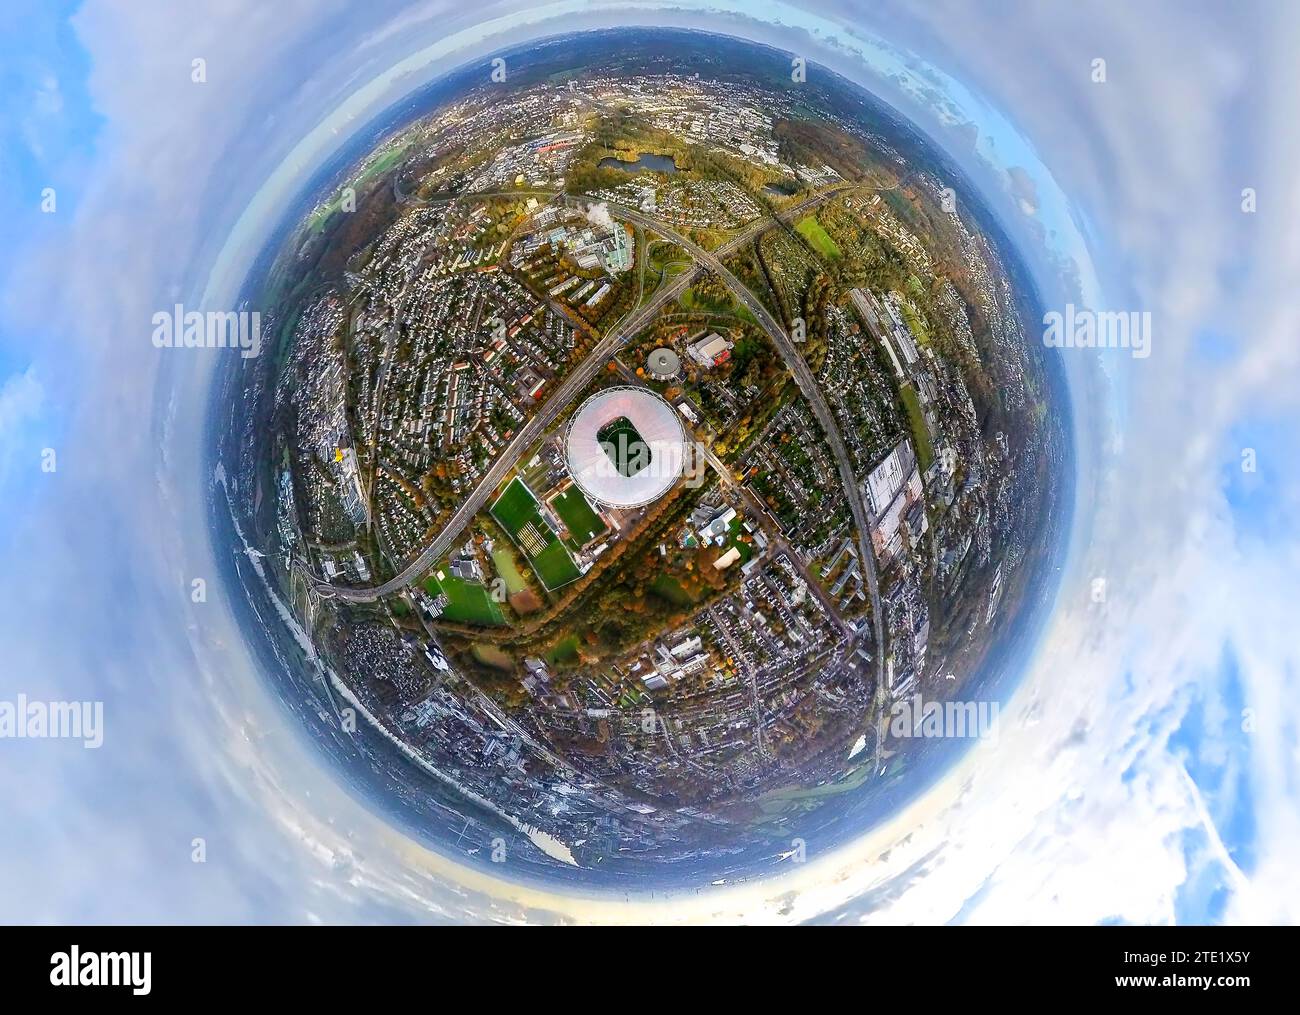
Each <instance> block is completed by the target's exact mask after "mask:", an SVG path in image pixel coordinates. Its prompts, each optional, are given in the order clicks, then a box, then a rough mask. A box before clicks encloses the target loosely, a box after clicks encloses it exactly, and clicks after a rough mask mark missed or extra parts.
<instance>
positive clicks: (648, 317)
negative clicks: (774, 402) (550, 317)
mask: <svg viewBox="0 0 1300 1015" xmlns="http://www.w3.org/2000/svg"><path fill="white" fill-rule="evenodd" d="M847 186H848V185H841V186H837V187H833V188H830V189H829V190H826V191H823V192H821V193H820V194H816V195H814V196H812V197H809V198H807V199H805V200H803V201H801V202H799V204H797V205H794V206H793V207H791V208H788V209H786V210H785V211H783V212H781V214H780V215H779V216H778V217H776V218H760V219H756V220H755V221H754V222H753V223H751V224H750V225H749V226H747V227H746V228H745V229H743V230H741V231H740V232H739V233H737V234H736V235H735V236H733V237H732V238H731V239H730V240H728V241H727V242H726V243H724V244H723V245H722V246H720V247H719V248H718V249H717V251H715V252H712V253H710V252H709V251H706V250H705V249H704V248H703V247H700V246H698V245H697V244H695V243H693V242H692V241H690V240H688V239H687V238H686V237H684V236H682V235H680V234H679V233H677V232H675V231H674V230H672V229H671V228H669V227H668V226H666V225H664V224H662V223H660V222H658V221H657V220H655V219H652V218H649V217H648V216H646V215H643V214H641V213H640V212H639V211H633V210H632V209H630V208H623V207H620V206H618V205H612V204H611V205H608V207H609V209H610V211H611V212H612V213H614V214H617V215H619V216H620V217H622V218H625V219H627V220H628V221H630V222H635V223H637V224H639V225H642V226H643V227H644V228H646V229H649V230H651V231H653V232H655V233H658V234H659V235H660V236H662V237H663V238H664V239H667V240H670V241H671V242H673V243H677V244H678V245H680V246H681V247H682V248H684V249H685V250H687V251H689V252H690V253H691V255H692V256H693V257H694V258H695V266H694V267H693V268H691V269H690V270H689V271H686V272H683V273H682V274H681V275H679V276H678V277H677V278H676V279H674V280H673V281H672V282H671V283H670V284H669V285H667V286H666V287H664V288H662V289H660V290H658V291H657V292H656V293H655V294H654V296H653V297H651V299H650V302H649V303H646V304H645V305H644V306H641V307H639V308H637V309H636V310H634V311H633V312H632V313H631V314H629V315H628V316H627V317H625V318H624V319H623V321H621V322H620V323H619V324H618V325H617V326H616V327H614V328H613V329H611V330H610V331H609V333H608V334H606V335H605V336H604V337H603V338H602V339H601V340H600V341H599V342H597V343H596V345H595V346H594V347H593V348H592V350H591V352H590V353H588V354H587V356H586V358H584V359H583V361H582V362H581V363H579V364H578V365H577V366H576V367H575V368H574V369H573V370H571V371H570V372H569V373H568V374H566V375H565V377H564V378H563V379H562V380H561V381H560V382H559V384H558V385H557V386H556V387H555V389H554V390H553V391H552V392H551V396H550V397H549V398H548V399H547V400H546V401H545V403H543V405H542V407H541V408H540V409H539V410H538V411H537V412H536V414H534V415H533V417H532V418H531V419H530V420H529V421H528V422H527V423H525V424H524V426H523V427H522V428H521V429H520V431H519V433H517V434H515V436H514V438H513V439H512V440H511V441H510V443H509V444H507V445H506V446H505V448H504V449H503V450H502V452H501V454H500V455H499V456H498V457H497V460H496V461H495V462H494V463H493V464H492V465H491V466H490V467H489V468H488V470H487V472H485V473H484V474H483V477H482V478H481V479H480V480H479V482H478V485H476V486H475V487H474V490H473V492H472V493H471V494H470V495H469V497H468V498H467V499H466V500H465V501H464V502H463V503H462V504H461V505H460V507H459V508H457V509H456V511H455V512H454V513H453V514H452V516H451V518H450V519H449V520H448V522H447V524H446V525H445V526H444V527H443V529H442V531H441V532H440V533H439V534H438V535H437V536H435V537H434V539H433V541H432V542H430V543H429V545H428V546H426V547H425V548H424V550H423V551H421V553H420V554H419V555H418V556H417V557H415V558H414V559H412V560H411V561H410V562H409V563H408V564H407V565H406V566H405V567H404V568H403V569H402V570H401V571H400V572H399V573H398V574H396V575H395V576H394V577H392V578H390V579H389V580H388V581H386V582H384V583H383V584H381V585H375V586H371V587H369V588H348V587H344V586H336V585H331V584H329V583H328V582H326V581H324V580H323V579H320V578H317V577H313V579H312V581H313V584H314V586H315V588H316V591H317V592H319V593H320V594H321V595H323V596H328V597H333V598H336V599H341V600H344V601H346V602H353V603H365V602H372V601H374V600H376V599H380V598H382V597H383V596H387V595H391V594H393V593H395V592H400V591H401V590H402V589H404V588H406V587H407V586H409V585H411V584H413V583H414V582H415V581H416V580H418V579H419V578H420V577H421V576H423V575H424V574H426V573H427V572H428V571H429V570H430V568H432V567H433V565H434V564H435V563H437V561H438V560H439V559H441V558H442V556H443V554H445V553H446V552H447V551H448V550H449V549H450V548H451V545H452V542H453V541H454V540H455V538H456V537H457V536H459V535H460V533H461V532H462V531H464V530H465V529H466V528H467V527H468V526H469V524H470V522H471V521H472V520H473V518H474V516H475V515H476V514H478V513H479V511H481V510H483V508H484V507H485V506H486V505H487V502H488V501H489V500H490V499H491V497H492V495H493V493H495V492H496V489H497V487H498V486H500V485H501V482H502V481H503V480H504V479H505V478H506V476H507V474H508V473H509V472H510V470H511V469H512V468H514V464H515V462H516V461H517V460H518V458H519V456H520V455H522V454H523V452H524V451H526V450H527V449H528V447H529V446H530V445H531V444H532V443H533V442H534V441H535V440H537V438H538V437H540V436H541V435H542V433H544V432H545V430H546V428H547V427H548V426H550V424H551V423H552V422H553V421H554V420H555V418H556V417H557V416H559V415H560V413H561V412H563V411H564V409H565V408H566V407H567V406H568V405H569V404H570V403H571V402H572V401H573V399H574V398H575V397H576V396H577V395H578V393H579V392H581V391H582V389H583V388H584V387H586V386H587V385H588V384H589V383H590V382H591V380H592V379H593V378H594V377H595V376H596V374H597V373H598V372H599V371H600V369H601V368H602V367H603V366H604V365H605V364H606V363H607V362H608V361H609V360H610V358H611V357H612V356H613V355H614V354H615V353H617V352H618V350H619V349H620V348H621V347H622V346H623V345H624V344H625V343H626V342H627V341H629V340H630V339H631V338H633V337H634V336H635V335H637V334H638V333H639V332H640V331H641V330H642V329H643V328H645V327H646V326H647V325H648V324H650V323H651V322H652V321H653V320H654V319H655V317H656V316H657V315H658V314H659V312H660V311H661V310H662V309H663V308H664V307H665V306H667V305H668V304H669V303H671V302H673V301H674V300H676V299H677V298H678V297H679V296H681V294H682V293H684V292H685V291H686V289H687V288H688V287H689V286H690V285H691V284H692V283H694V282H695V280H696V279H697V278H699V276H700V275H701V274H703V273H704V271H705V270H706V269H707V270H711V271H713V272H714V273H716V274H717V275H718V276H719V277H720V278H721V279H722V280H723V281H724V282H725V283H726V284H727V286H728V287H729V288H731V289H732V291H733V292H734V293H735V294H736V296H737V297H738V298H739V299H740V300H741V301H742V302H743V303H744V304H745V306H747V307H749V309H750V310H751V311H752V312H753V313H754V315H755V317H756V318H757V319H758V321H759V323H760V325H761V326H762V327H763V329H764V330H765V331H766V332H767V333H768V335H769V336H770V337H771V338H772V341H773V343H774V344H775V345H776V347H777V349H778V350H779V351H780V352H781V355H782V357H784V358H785V360H786V364H787V366H788V367H789V368H790V370H791V372H792V373H793V374H794V376H795V379H796V381H797V382H798V384H799V387H800V390H802V391H803V392H804V395H805V397H807V398H808V399H809V401H810V403H811V404H812V405H813V408H814V411H815V412H816V414H817V417H818V419H819V420H821V422H822V427H823V429H824V430H825V431H826V433H827V435H828V439H829V440H830V443H831V448H832V451H833V452H834V454H835V456H836V459H837V461H839V462H840V474H841V479H842V480H843V482H844V485H845V491H846V496H848V498H849V503H850V507H851V509H852V510H853V515H854V520H855V521H856V522H857V524H858V533H859V535H858V541H859V550H860V552H861V553H862V554H863V557H862V559H863V561H864V568H865V570H866V572H867V575H868V584H869V586H870V589H871V596H872V611H873V616H874V617H875V621H876V628H877V634H876V646H877V652H876V655H877V658H878V666H879V667H883V662H882V661H879V660H880V659H881V656H882V653H881V651H880V646H882V645H883V644H884V641H883V629H882V624H881V620H880V616H881V614H880V606H879V591H878V585H877V580H876V569H875V557H874V556H873V555H871V554H870V553H868V552H866V550H867V545H866V543H865V534H866V532H867V531H869V530H868V528H867V526H866V509H865V507H864V505H863V504H862V502H861V490H860V489H859V488H858V485H857V482H856V480H855V479H854V477H853V471H852V468H851V466H849V464H848V456H847V453H846V452H845V450H844V445H843V442H842V441H841V440H840V437H839V430H838V428H837V427H836V426H835V421H834V419H833V418H832V417H831V415H830V410H829V408H828V407H827V406H826V403H825V400H824V399H823V398H822V397H821V393H820V391H819V390H818V388H817V385H816V382H815V380H814V378H813V376H812V371H811V370H810V369H809V368H808V365H807V364H806V363H805V362H804V360H803V357H802V356H801V355H800V354H799V352H798V350H796V349H795V348H794V346H793V345H792V344H791V343H790V340H789V338H788V337H787V336H786V334H785V332H784V331H783V330H782V329H781V328H780V327H779V326H778V325H777V323H776V321H775V320H774V319H773V318H772V316H771V314H770V313H768V311H767V309H766V308H765V307H764V306H763V305H762V304H761V303H759V301H758V300H757V299H756V298H755V297H754V296H753V294H752V293H750V292H749V290H748V289H746V288H745V287H744V286H743V285H742V284H741V283H740V281H739V280H738V279H736V277H735V276H734V275H732V274H731V272H730V271H728V270H727V269H726V268H725V267H724V266H723V264H722V261H721V258H723V257H726V256H728V255H729V254H731V253H733V252H734V251H736V250H739V249H740V248H741V247H743V246H744V245H745V244H746V243H749V242H750V241H751V240H753V239H754V238H755V237H757V236H759V235H761V234H762V233H764V232H766V231H767V230H768V229H771V228H772V227H773V226H775V225H776V224H777V223H778V221H787V220H789V219H791V218H793V217H795V216H797V215H799V214H801V213H802V212H804V211H806V210H807V209H809V208H812V207H815V206H816V205H818V204H820V203H821V202H823V201H825V200H826V199H827V198H829V197H831V196H833V195H834V194H836V193H838V192H840V191H842V190H844V189H846V188H847ZM564 200H565V202H566V203H567V204H569V205H571V206H574V207H578V208H588V207H590V206H592V205H595V204H600V203H606V202H596V201H589V200H586V199H583V198H576V197H566V198H564Z"/></svg>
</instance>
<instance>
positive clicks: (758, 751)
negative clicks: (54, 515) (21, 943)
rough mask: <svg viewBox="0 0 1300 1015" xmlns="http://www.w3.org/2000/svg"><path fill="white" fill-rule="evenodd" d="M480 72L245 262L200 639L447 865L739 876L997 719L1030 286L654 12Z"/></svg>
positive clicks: (1023, 534) (1024, 407)
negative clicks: (211, 586)
mask: <svg viewBox="0 0 1300 1015" xmlns="http://www.w3.org/2000/svg"><path fill="white" fill-rule="evenodd" d="M501 60H502V64H501V66H502V67H505V68H507V69H508V72H503V73H497V70H498V69H499V68H497V67H496V65H495V64H494V65H493V66H472V67H465V68H461V69H459V70H457V71H456V72H454V73H452V74H449V75H448V76H447V77H445V78H443V79H441V80H439V81H437V82H435V83H434V84H433V85H431V86H429V87H427V88H425V89H423V90H422V91H420V92H419V93H417V94H415V95H413V96H410V97H408V98H407V99H405V100H404V101H403V102H402V103H401V104H400V105H399V106H397V107H394V109H392V110H391V111H390V112H389V113H388V114H386V115H385V117H383V118H381V120H380V121H379V122H376V123H375V124H373V125H372V127H371V128H369V129H367V130H366V131H364V132H363V133H362V135H361V136H360V138H359V139H358V140H357V141H355V142H354V143H352V144H351V145H350V147H348V148H347V149H346V150H345V151H344V152H342V153H341V154H340V155H339V156H338V157H337V158H336V159H335V160H334V161H333V162H332V163H331V164H330V165H328V166H326V167H324V169H323V170H322V171H321V172H320V174H318V176H317V177H316V178H314V179H313V180H311V181H310V182H309V183H308V185H307V186H306V188H305V190H304V193H303V197H302V200H301V202H300V204H299V205H297V206H295V207H293V208H291V209H286V212H285V221H284V224H283V227H282V228H281V230H280V231H279V232H278V233H277V236H276V239H275V242H274V244H273V245H272V247H271V248H270V249H268V251H267V252H266V254H265V256H264V257H263V258H262V259H261V261H260V262H259V265H258V269H257V271H256V273H255V275H254V276H253V277H251V278H250V279H249V280H248V283H247V285H246V291H245V296H246V298H247V299H248V300H249V303H250V305H255V306H259V307H261V308H263V332H264V341H265V343H266V351H267V354H264V355H262V356H260V357H258V358H256V359H248V360H243V359H235V360H232V361H230V363H229V366H228V368H227V369H226V372H225V373H224V374H223V375H222V377H221V383H220V384H219V386H218V389H217V391H216V396H215V397H216V402H215V411H216V416H215V418H217V419H221V420H227V421H229V425H226V426H222V427H221V428H220V438H219V446H218V447H217V449H216V455H217V459H218V462H219V464H218V467H217V474H218V478H219V480H220V482H219V484H218V490H219V497H218V502H217V504H216V505H215V507H216V509H217V510H216V515H217V517H218V519H219V520H220V525H221V529H220V531H221V532H222V533H223V538H225V539H227V540H228V543H229V548H230V550H231V553H230V555H229V560H230V561H231V566H232V576H233V577H232V580H233V581H234V582H236V583H237V585H238V587H239V590H240V593H239V604H240V606H239V608H240V609H241V610H242V611H243V617H242V622H243V624H244V627H245V629H246V630H247V631H248V633H249V638H250V642H251V643H252V644H254V646H255V647H256V648H257V650H258V651H259V653H260V655H261V658H262V660H263V663H264V665H265V670H266V672H267V674H268V676H269V679H270V680H271V682H272V684H273V686H274V687H275V688H276V690H277V692H278V694H279V696H280V698H281V699H282V701H283V702H284V703H285V706H286V707H287V708H289V709H290V710H291V711H293V712H294V713H295V714H296V715H297V716H299V717H300V719H301V722H302V726H303V729H304V730H305V731H306V732H307V734H308V735H309V736H310V737H311V738H312V739H313V740H314V741H315V742H316V743H317V744H318V746H319V748H320V750H321V751H322V753H323V754H324V755H325V756H327V757H328V758H329V759H330V761H331V763H332V764H333V765H334V766H336V768H337V770H338V772H339V773H340V778H341V780H342V781H344V782H345V783H346V784H347V785H348V786H349V787H351V788H352V790H353V791H354V792H355V793H357V794H358V795H359V796H361V797H362V798H363V799H364V800H366V802H367V803H368V804H369V805H370V806H371V807H373V808H374V809H375V810H376V811H377V812H379V813H381V814H383V815H384V816H385V817H386V818H388V819H389V820H391V821H392V823H393V824H394V825H395V826H396V827H399V828H401V829H402V830H403V831H405V832H406V833H407V834H409V835H411V836H413V837H415V838H417V839H418V840H420V841H422V842H424V843H425V844H427V845H430V846H431V847H433V848H435V849H437V850H439V851H440V852H442V853H444V854H446V855H449V856H453V857H455V858H457V859H460V860H462V861H463V862H464V863H466V864H469V865H482V866H483V867H484V868H485V869H490V870H492V871H493V872H494V873H496V874H498V875H502V876H508V877H513V878H519V879H532V880H546V881H556V880H559V881H564V882H569V883H578V884H582V885H584V886H592V887H600V886H612V885H618V886H620V887H621V888H628V887H647V886H648V887H655V886H664V885H669V886H675V885H692V886H696V887H700V886H707V885H709V884H714V883H723V882H726V881H734V880H737V879H743V878H752V877H757V876H762V875H764V874H769V873H772V872H774V871H776V870H778V869H780V867H781V865H782V864H785V863H790V862H799V861H800V860H802V859H804V857H805V855H806V852H807V850H809V849H821V848H832V847H834V846H836V845H840V844H843V843H846V842H848V841H850V840H852V839H853V838H855V837H857V836H859V835H861V834H862V833H863V832H864V831H865V830H866V829H868V828H870V827H871V826H872V825H873V824H875V823H877V822H879V821H881V820H883V819H884V818H885V817H887V816H889V815H890V814H891V813H893V812H894V811H895V809H896V808H897V807H898V806H899V805H900V804H901V803H902V802H903V801H905V800H907V799H910V798H911V797H912V796H914V795H915V794H916V793H918V792H920V791H921V790H922V789H923V788H925V786H926V785H928V784H929V782H931V781H932V780H933V779H934V778H935V777H936V776H937V775H938V774H940V773H941V772H942V771H944V770H945V769H946V767H947V766H948V765H949V764H950V763H951V761H952V759H953V758H954V757H955V756H957V755H958V754H960V753H961V752H963V751H965V750H967V749H970V748H971V747H972V746H973V745H974V744H976V743H977V742H978V741H980V740H981V739H988V738H989V736H990V735H991V734H995V733H996V719H997V705H998V700H999V698H1000V696H1001V695H1002V694H1003V693H1004V692H1005V690H1006V688H1005V687H1004V686H1003V684H1002V683H1001V679H1002V675H1003V674H1005V673H1009V672H1012V671H1013V670H1014V669H1015V665H1014V664H1015V660H1016V658H1017V654H1018V653H1020V652H1022V651H1023V647H1024V645H1025V644H1026V643H1028V641H1029V640H1031V638H1032V635H1033V632H1034V631H1035V630H1036V629H1037V626H1038V625H1039V624H1040V623H1041V621H1042V618H1043V615H1044V613H1045V610H1046V603H1047V602H1048V601H1049V600H1050V598H1051V596H1052V594H1053V591H1054V590H1053V586H1052V582H1053V573H1054V570H1055V564H1056V562H1057V560H1058V556H1059V554H1060V552H1061V543H1062V533H1063V531H1064V528H1065V526H1066V524H1067V521H1068V511H1067V510H1065V508H1064V507H1063V503H1064V501H1065V498H1066V493H1067V491H1068V490H1069V486H1070V470H1071V465H1070V461H1069V457H1068V453H1067V450H1066V449H1067V448H1068V446H1069V413H1068V406H1067V403H1066V399H1065V394H1064V388H1063V384H1062V381H1061V379H1060V377H1059V376H1057V375H1056V373H1055V369H1056V368H1055V367H1054V366H1053V364H1052V363H1050V362H1049V361H1048V360H1047V358H1046V357H1045V355H1044V350H1043V348H1042V346H1041V343H1037V342H1034V341H1031V340H1030V339H1029V337H1028V336H1029V335H1031V334H1033V333H1034V331H1033V322H1034V321H1036V320H1038V319H1039V317H1040V316H1041V313H1040V308H1039V307H1038V306H1037V298H1036V295H1035V293H1034V291H1033V287H1032V285H1031V284H1030V282H1029V281H1028V276H1027V274H1026V272H1025V270H1024V268H1023V266H1022V265H1021V264H1020V262H1019V260H1018V258H1017V256H1016V253H1015V250H1014V249H1013V248H1012V247H1011V245H1010V244H1009V242H1008V241H1007V239H1006V237H1005V235H1004V234H1003V233H1002V231H1001V230H1000V228H999V227H998V224H997V222H996V220H995V219H994V218H993V216H992V215H991V214H989V212H988V211H987V210H986V209H985V207H984V205H983V204H982V203H981V200H980V198H979V195H978V194H977V192H976V191H975V190H974V189H973V188H972V187H971V185H970V184H969V182H968V181H967V180H966V179H965V178H964V177H963V175H962V174H961V172H960V171H959V170H958V169H957V167H956V166H955V165H954V164H953V163H952V162H951V161H950V160H949V159H948V158H947V157H945V156H944V155H943V154H942V152H940V151H939V150H938V149H937V148H935V147H934V146H933V145H932V144H931V143H930V142H929V141H928V140H927V139H926V138H925V137H924V136H923V135H921V134H920V133H919V132H918V131H917V130H916V129H915V128H914V127H912V126H911V125H910V124H909V123H908V122H907V121H906V120H904V119H903V118H902V117H900V116H899V114H898V113H897V112H896V111H894V110H893V109H891V108H890V107H888V106H886V105H884V104H883V103H881V102H879V101H878V100H876V99H875V98H873V97H872V96H871V95H870V94H868V93H867V92H865V91H863V90H862V89H861V88H859V87H858V86H856V85H854V84H852V83H850V82H848V81H846V80H844V79H842V78H839V77H837V76H836V75H834V74H832V73H831V72H830V71H827V70H824V69H822V68H818V67H815V66H812V67H808V68H806V69H804V72H803V73H802V74H801V73H797V72H796V73H792V56H791V54H786V53H781V52H778V51H776V50H772V49H767V48H764V47H760V46H756V45H753V44H750V43H745V42H740V41H738V40H735V39H729V38H725V37H720V36H712V35H704V34H701V33H690V32H677V31H658V30H656V31H648V30H620V31H612V32H598V33H588V34H580V35H573V36H566V37H564V38H561V39H552V40H546V41H544V42H542V43H538V44H534V45H531V46H528V47H524V48H521V49H518V50H515V51H512V52H509V53H506V54H504V56H503V57H501ZM958 724H959V725H960V729H958V728H957V725H958Z"/></svg>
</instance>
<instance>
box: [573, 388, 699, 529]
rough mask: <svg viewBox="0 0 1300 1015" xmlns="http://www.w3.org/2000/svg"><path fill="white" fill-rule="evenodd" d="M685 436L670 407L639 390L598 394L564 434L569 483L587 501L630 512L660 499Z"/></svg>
mask: <svg viewBox="0 0 1300 1015" xmlns="http://www.w3.org/2000/svg"><path fill="white" fill-rule="evenodd" d="M685 440H686V435H685V432H684V431H683V430H682V424H681V421H680V420H679V419H678V418H677V414H676V413H675V412H673V409H672V406H670V405H669V404H668V403H667V402H665V401H664V400H663V399H662V398H660V397H659V396H658V395H656V394H655V393H654V392H653V391H650V390H648V389H645V388H633V387H625V386H620V387H614V388H606V389H605V390H603V391H598V392H596V394H594V395H592V396H591V397H590V398H588V399H587V400H586V401H585V402H583V403H582V405H580V406H579V407H578V411H577V412H575V413H574V414H573V418H572V419H571V420H570V421H569V427H568V430H567V432H566V433H565V438H564V449H565V460H566V462H567V464H568V467H569V473H570V475H572V476H573V481H574V482H575V483H576V484H577V485H578V487H579V488H580V489H581V490H582V492H583V493H585V494H586V495H587V496H588V497H590V498H591V499H592V500H594V501H597V502H599V503H600V504H604V505H606V506H609V507H617V508H633V507H641V506H642V505H644V504H649V503H650V502H651V501H654V500H657V499H658V498H659V497H662V496H663V495H664V493H666V492H667V491H668V489H669V488H670V487H671V486H672V485H673V483H674V482H676V481H677V478H678V477H679V476H680V475H681V474H682V465H683V462H684V460H685V450H684V444H685Z"/></svg>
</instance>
